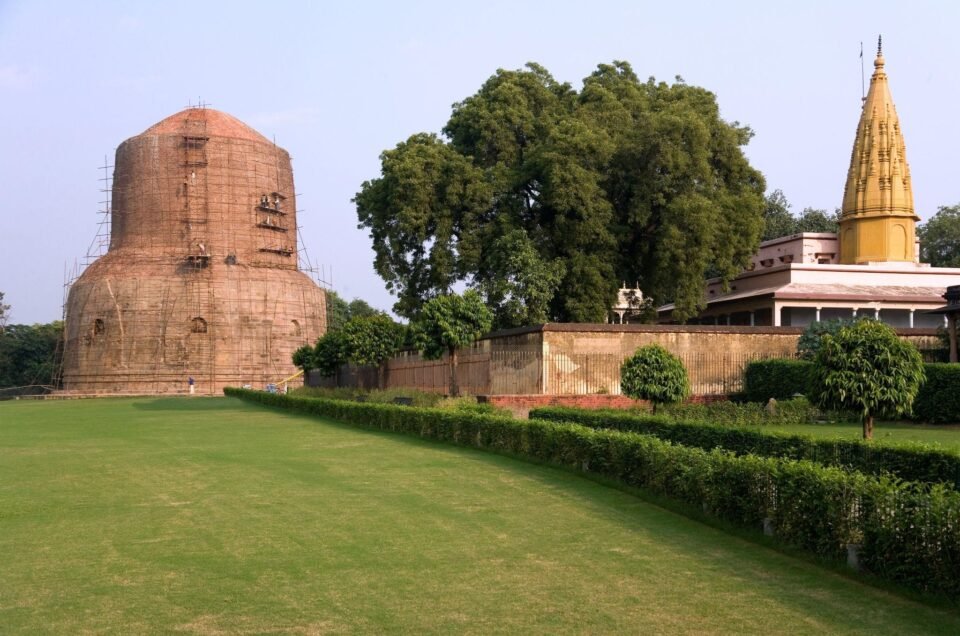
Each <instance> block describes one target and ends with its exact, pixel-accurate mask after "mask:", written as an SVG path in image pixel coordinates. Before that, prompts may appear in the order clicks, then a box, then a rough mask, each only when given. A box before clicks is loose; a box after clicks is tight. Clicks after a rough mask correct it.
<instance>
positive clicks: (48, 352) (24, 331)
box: [0, 320, 63, 393]
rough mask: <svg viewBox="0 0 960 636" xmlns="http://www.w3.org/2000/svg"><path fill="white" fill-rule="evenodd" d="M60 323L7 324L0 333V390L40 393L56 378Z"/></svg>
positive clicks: (60, 337)
mask: <svg viewBox="0 0 960 636" xmlns="http://www.w3.org/2000/svg"><path fill="white" fill-rule="evenodd" d="M62 338H63V323H62V322H61V321H59V320H58V321H55V322H51V323H48V324H38V325H7V326H6V328H4V329H2V330H0V388H4V387H28V386H33V387H35V390H31V389H26V390H24V391H23V392H25V393H37V392H42V390H41V389H39V387H38V385H49V384H50V382H51V379H52V378H53V377H54V376H55V375H56V374H55V373H54V372H55V371H56V365H57V353H58V346H59V344H60V342H61V339H62Z"/></svg>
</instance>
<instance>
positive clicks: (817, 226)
mask: <svg viewBox="0 0 960 636" xmlns="http://www.w3.org/2000/svg"><path fill="white" fill-rule="evenodd" d="M763 223H764V225H763V235H762V240H764V241H769V240H770V239H775V238H780V237H781V236H790V235H791V234H797V233H799V232H834V233H836V232H837V231H838V230H839V223H840V210H834V211H833V214H830V213H828V212H827V211H826V210H821V209H818V208H804V209H803V212H801V213H800V215H799V216H794V215H793V213H792V212H790V203H789V202H788V201H787V197H786V196H784V194H783V191H781V190H774V191H773V192H771V193H770V194H768V195H767V198H766V204H765V206H764V209H763Z"/></svg>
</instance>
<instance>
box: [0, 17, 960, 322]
mask: <svg viewBox="0 0 960 636" xmlns="http://www.w3.org/2000/svg"><path fill="white" fill-rule="evenodd" d="M348 4H349V6H348ZM958 24H960V4H957V3H953V2H946V1H944V2H940V3H934V2H910V3H907V2H903V1H902V0H901V1H899V2H864V3H860V2H842V3H841V2H816V1H809V2H803V3H780V2H770V1H766V2H730V1H728V2H613V1H611V2H605V1H601V0H593V1H591V2H558V1H551V2H521V1H519V0H518V1H514V2H500V1H492V2H482V3H481V2H474V3H456V2H449V1H448V2H414V1H409V2H404V3H390V2H352V3H336V4H332V3H323V2H316V3H306V2H303V3H294V2H282V1H279V0H274V1H272V2H262V3H261V2H243V1H239V0H235V1H232V2H222V3H215V2H200V1H198V0H194V1H193V2H180V1H174V0H164V1H163V2H140V3H136V2H127V3H122V2H97V1H88V2H72V1H66V0H64V1H62V2H52V1H48V2H43V1H35V2H19V1H16V0H13V1H11V0H0V109H2V114H3V124H2V125H0V149H2V152H0V186H2V190H0V191H2V195H0V199H2V200H3V201H4V204H3V206H2V207H3V209H4V212H3V214H2V215H0V291H4V292H6V302H8V303H9V304H11V305H13V316H12V319H13V321H14V322H28V323H29V322H46V321H49V320H53V319H57V318H59V317H60V314H61V301H62V284H63V278H64V267H65V265H68V266H69V265H71V264H72V263H73V262H74V260H75V259H77V258H81V257H82V256H83V255H84V254H85V252H86V250H87V246H88V244H89V243H90V240H91V238H92V237H93V235H94V234H95V230H96V221H97V215H96V209H97V205H98V201H99V200H100V194H99V192H98V191H97V188H98V181H97V179H98V177H99V176H100V175H99V173H98V171H97V166H99V165H101V164H102V162H103V156H104V154H107V155H110V157H111V162H112V155H113V153H114V150H115V148H116V147H117V145H119V144H120V142H122V141H123V140H124V139H126V138H128V137H131V136H133V135H136V134H138V133H140V132H142V131H143V130H145V129H146V128H148V127H149V126H150V125H152V124H153V123H155V122H157V121H159V120H161V119H163V118H164V117H166V116H167V115H170V114H172V113H174V112H177V111H179V110H180V109H182V108H183V107H185V106H186V105H187V104H188V102H193V103H196V101H197V99H198V98H202V99H203V100H204V101H206V102H208V103H210V104H211V105H212V107H214V108H217V109H220V110H224V111H226V112H228V113H231V114H233V115H234V116H236V117H239V118H240V119H241V120H243V121H245V122H247V123H248V124H250V125H252V126H253V127H254V128H256V129H258V130H259V131H260V132H262V133H263V134H264V135H266V136H267V137H274V136H275V137H276V140H277V143H278V144H279V145H281V146H283V147H284V148H286V149H287V150H289V151H290V153H291V155H292V156H293V159H294V177H295V179H296V184H297V191H298V192H299V193H300V197H299V200H298V203H299V205H300V207H301V208H302V209H303V210H304V212H303V213H302V215H301V216H300V223H301V225H302V226H303V236H304V239H305V242H306V246H307V248H308V250H309V252H310V255H311V257H312V258H313V260H315V261H318V262H320V263H323V264H324V265H326V266H327V268H330V267H332V277H333V283H334V288H335V289H336V290H337V291H338V292H340V294H341V295H343V296H344V297H346V298H348V299H349V298H352V297H354V296H359V297H362V298H365V299H367V300H368V301H370V302H371V303H372V304H374V305H376V306H379V307H381V308H385V309H386V308H389V307H390V306H391V305H392V304H393V300H392V298H391V297H390V296H389V295H388V294H387V292H386V291H385V290H384V286H383V283H382V281H381V280H380V279H379V278H378V277H377V276H376V274H375V273H374V272H373V268H372V265H371V263H372V260H373V253H372V250H371V249H370V241H369V239H368V238H367V236H366V234H365V232H363V231H361V230H358V229H357V228H356V212H355V209H354V207H353V205H352V204H351V203H350V199H351V198H352V197H353V195H354V194H355V193H356V191H357V189H358V188H359V186H360V184H361V183H362V182H363V181H364V180H365V179H370V178H373V177H376V176H377V175H378V174H379V159H378V156H379V154H380V152H381V151H383V150H384V149H387V148H391V147H393V146H394V145H395V144H396V143H397V142H399V141H401V140H403V139H405V138H406V137H408V136H409V135H411V134H413V133H415V132H419V131H436V132H439V130H440V128H441V127H442V126H443V124H444V123H445V122H446V120H447V117H448V116H449V114H450V105H451V104H452V103H453V102H455V101H459V100H461V99H463V98H464V97H467V96H468V95H470V94H472V93H473V92H475V91H476V90H477V89H478V88H479V86H480V85H481V83H482V82H483V81H484V80H485V79H486V78H488V77H489V76H490V75H491V74H493V72H494V71H495V70H496V69H497V68H500V67H502V68H519V67H521V66H522V65H523V64H524V63H526V62H527V61H536V62H539V63H540V64H542V65H544V66H545V67H546V68H547V69H549V70H550V71H551V72H552V73H553V75H554V76H555V77H556V78H558V79H559V80H562V81H569V82H571V83H572V84H574V85H575V86H579V85H580V82H581V80H582V78H583V77H585V76H586V75H588V74H589V73H590V72H591V71H592V70H593V68H594V67H595V66H596V65H597V64H598V63H604V62H610V61H612V60H615V59H623V60H627V61H629V62H630V63H631V64H632V65H633V67H634V69H635V70H636V72H637V73H638V74H639V75H640V76H641V77H647V76H650V75H653V76H655V77H657V78H658V79H664V80H672V78H673V77H674V76H675V75H681V76H683V77H684V79H686V81H687V82H688V83H691V84H697V85H700V86H704V87H706V88H708V89H710V90H712V91H713V92H714V93H716V94H717V98H718V100H719V103H720V106H721V109H722V112H723V116H724V117H725V118H726V119H728V120H737V121H740V122H742V123H746V124H748V125H750V126H751V127H752V128H753V129H754V131H755V132H756V136H755V137H754V139H753V141H752V142H751V144H750V145H749V146H748V147H747V154H748V156H749V157H750V160H751V162H752V163H753V165H754V166H755V167H757V168H758V169H760V170H761V171H762V172H763V173H764V175H765V176H766V178H767V183H768V187H769V188H770V189H774V188H781V189H782V190H783V191H784V192H785V193H786V195H787V198H788V199H789V200H790V202H791V203H792V204H793V206H794V209H795V210H796V211H799V210H800V209H802V208H803V207H805V206H813V207H821V208H828V209H833V208H834V207H836V206H838V205H839V204H840V199H841V197H842V194H843V182H844V178H845V176H846V171H847V166H848V162H849V158H850V148H851V145H852V142H853V135H854V132H855V128H856V124H857V119H858V116H859V108H860V65H859V59H858V50H859V46H860V41H861V40H862V41H863V42H864V49H865V52H866V62H867V77H868V79H869V73H870V70H871V68H872V65H871V62H872V58H873V52H874V51H875V46H876V37H877V34H878V33H883V36H884V53H885V57H886V60H887V71H888V73H889V75H890V85H891V90H892V92H893V96H894V100H895V101H896V104H897V108H898V111H899V114H900V119H901V123H902V127H903V131H904V135H905V138H906V143H907V159H908V161H909V163H910V167H911V171H912V174H913V184H914V196H915V202H916V205H917V210H918V212H919V214H920V215H921V216H922V217H924V218H927V217H929V216H930V215H931V214H933V213H934V212H935V211H936V208H937V206H939V205H946V204H953V203H957V202H960V174H958V172H960V170H958V159H957V152H956V149H957V148H960V127H958V126H957V125H956V122H955V118H956V117H957V116H958V115H957V113H958V107H957V105H958V104H960V80H958V68H957V67H958V66H960V38H957V37H956V29H957V25H958Z"/></svg>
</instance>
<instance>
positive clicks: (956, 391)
mask: <svg viewBox="0 0 960 636" xmlns="http://www.w3.org/2000/svg"><path fill="white" fill-rule="evenodd" d="M924 368H925V370H926V372H927V381H926V383H924V384H923V386H921V387H920V393H918V394H917V399H916V400H914V402H913V415H914V417H915V418H916V419H918V420H921V421H924V422H931V423H933V424H949V423H958V422H960V364H957V363H953V364H945V363H931V364H926V365H924Z"/></svg>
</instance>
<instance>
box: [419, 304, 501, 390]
mask: <svg viewBox="0 0 960 636" xmlns="http://www.w3.org/2000/svg"><path fill="white" fill-rule="evenodd" d="M492 324H493V312H491V311H490V309H489V308H487V306H486V305H485V304H484V302H483V298H481V296H480V294H479V293H477V292H476V291H474V290H472V289H471V290H467V291H466V292H464V293H463V295H462V296H461V295H458V294H447V295H444V296H437V297H436V298H432V299H431V300H429V301H428V302H427V303H426V304H425V305H424V306H423V309H422V310H421V312H420V315H419V317H418V318H417V320H416V321H415V322H414V323H413V325H412V329H413V341H414V343H415V346H416V347H417V349H419V350H420V351H421V352H423V357H424V358H426V359H428V360H437V359H439V358H441V357H442V356H443V354H444V353H449V354H450V395H452V396H454V397H456V396H458V395H460V385H459V382H458V381H457V348H458V347H466V346H469V345H471V344H473V342H474V341H475V340H476V339H477V338H479V337H480V336H482V335H483V334H484V333H486V332H487V331H489V330H490V326H491V325H492Z"/></svg>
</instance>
